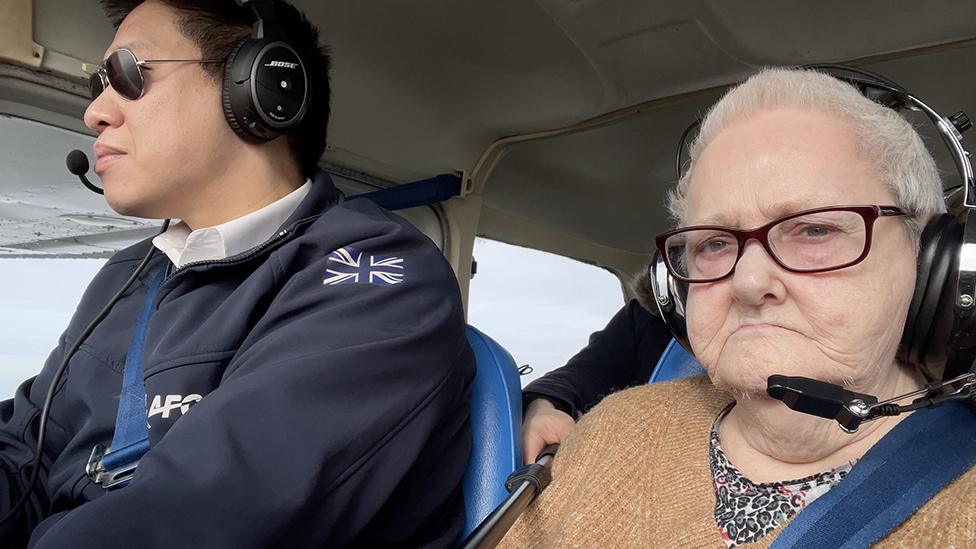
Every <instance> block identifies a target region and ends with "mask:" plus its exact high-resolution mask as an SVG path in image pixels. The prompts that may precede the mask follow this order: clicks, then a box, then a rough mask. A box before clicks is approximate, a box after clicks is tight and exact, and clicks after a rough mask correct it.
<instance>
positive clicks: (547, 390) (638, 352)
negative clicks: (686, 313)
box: [522, 299, 671, 418]
mask: <svg viewBox="0 0 976 549" xmlns="http://www.w3.org/2000/svg"><path fill="white" fill-rule="evenodd" d="M670 340H671V331H670V330H669V329H668V327H667V325H666V324H665V323H664V321H663V320H661V319H660V318H659V317H657V316H655V315H652V314H651V313H649V312H647V310H645V309H644V308H643V307H642V306H641V305H640V302H638V301H637V300H636V299H631V300H630V302H629V303H627V305H625V306H624V307H623V308H622V309H620V310H619V311H618V312H617V314H615V315H614V316H613V318H611V319H610V322H609V323H608V324H607V326H606V327H605V328H604V329H602V330H600V331H599V332H595V333H593V335H591V336H590V343H589V345H587V346H586V347H584V348H583V349H582V350H581V351H580V352H578V353H576V356H574V357H573V358H571V359H569V362H567V363H566V365H565V366H563V367H561V368H558V369H556V370H553V371H551V372H549V373H548V374H546V375H545V376H543V377H541V378H539V379H537V380H535V381H533V382H532V383H530V384H529V385H528V387H526V388H525V390H524V391H523V395H522V403H523V406H528V405H529V403H530V402H532V401H533V400H535V399H537V398H545V399H546V400H549V401H550V402H552V403H553V405H554V406H555V407H556V408H557V409H559V410H562V411H564V412H566V413H567V414H569V415H570V416H572V417H573V418H576V413H577V412H586V411H588V410H589V409H590V408H592V407H593V406H594V405H596V403H597V402H599V401H600V399H601V398H603V397H604V396H606V395H608V394H610V393H612V392H614V391H617V390H620V389H624V388H627V387H630V386H632V385H640V384H642V383H647V380H648V379H649V378H650V377H651V372H653V371H654V366H656V365H657V362H658V359H660V358H661V354H662V353H664V348H665V347H666V346H667V344H668V342H669V341H670Z"/></svg>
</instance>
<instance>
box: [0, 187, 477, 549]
mask: <svg viewBox="0 0 976 549" xmlns="http://www.w3.org/2000/svg"><path fill="white" fill-rule="evenodd" d="M151 245H152V244H151V242H150V241H148V240H147V241H143V242H140V243H138V244H136V245H134V246H132V247H130V248H128V249H125V250H122V251H120V252H119V253H117V254H115V256H113V257H112V259H110V260H109V261H108V262H107V263H106V265H105V266H104V267H103V268H102V269H101V271H100V272H99V273H98V274H97V275H96V277H95V278H94V280H93V281H92V282H91V284H90V285H89V287H88V289H87V290H86V292H85V295H84V297H83V298H82V301H81V303H80V304H79V305H78V309H77V310H76V311H75V314H74V317H73V318H72V319H71V322H70V324H69V325H68V328H67V330H66V331H65V332H64V335H63V336H62V337H61V341H60V342H59V346H58V348H57V349H55V350H54V352H53V353H52V354H51V356H50V358H48V360H47V363H46V364H45V365H44V368H43V370H42V371H41V373H40V374H39V375H38V376H37V377H35V378H34V379H32V380H29V381H27V382H26V383H24V384H23V385H21V387H20V388H19V389H18V390H17V393H16V396H15V397H14V399H12V400H8V401H5V402H3V403H2V404H0V515H2V514H3V513H4V512H6V511H7V510H8V509H9V508H10V506H11V505H12V503H13V502H14V501H15V500H16V499H18V498H19V496H20V495H21V494H22V493H23V490H24V489H25V486H26V484H27V479H28V478H29V474H30V467H29V464H30V462H31V461H32V459H33V448H34V447H35V444H36V437H37V430H38V416H39V414H40V408H41V405H42V404H43V400H44V395H45V392H46V391H47V388H48V384H49V382H50V381H51V378H52V375H53V371H54V369H55V368H57V366H58V364H59V363H60V362H61V359H62V354H63V353H64V352H65V350H66V349H67V348H68V347H69V346H70V345H71V344H72V343H73V342H74V341H75V338H77V337H78V335H79V332H81V331H82V330H83V329H84V327H85V326H86V325H87V324H88V323H89V321H90V320H91V319H92V318H94V316H95V315H96V314H97V312H98V311H99V309H101V308H102V306H103V305H104V304H105V303H106V302H107V301H108V300H109V298H110V296H112V295H113V294H114V293H115V292H116V291H117V290H118V289H119V288H120V287H121V286H122V284H123V282H124V281H125V280H126V279H127V278H128V277H129V276H130V275H131V274H132V272H133V270H134V269H135V267H136V264H137V263H139V261H140V259H141V258H142V257H143V256H144V255H145V253H146V252H147V251H148V250H149V248H150V246H151ZM167 265H170V263H169V260H168V259H167V258H166V257H165V256H163V255H162V254H161V253H158V252H157V253H156V255H155V257H154V258H153V260H152V261H151V263H150V264H149V265H148V267H147V268H146V269H145V271H144V272H143V273H142V275H141V276H140V278H139V280H137V281H136V282H135V283H134V285H133V287H132V288H130V290H129V291H128V292H127V293H126V294H125V296H124V297H123V298H122V299H121V300H120V301H119V302H118V303H117V304H116V305H115V306H114V307H113V308H112V310H111V312H110V314H109V315H108V316H107V317H106V318H105V320H104V321H102V323H101V324H99V325H98V327H97V328H96V329H95V331H94V332H93V333H92V334H91V336H89V337H88V339H87V340H86V341H85V342H84V343H83V344H82V345H81V347H80V349H79V350H78V352H77V353H76V354H75V355H74V357H73V358H72V359H71V362H70V365H69V369H68V371H67V373H66V376H65V379H63V380H62V385H61V387H60V388H59V389H58V392H57V395H56V396H55V398H54V404H53V407H52V409H51V417H50V421H49V423H48V432H47V440H46V441H45V444H44V452H43V461H42V464H43V468H42V471H41V476H40V481H39V489H37V490H36V491H35V494H34V495H33V497H32V499H31V500H30V501H29V503H28V504H27V505H26V511H25V512H22V513H21V514H20V515H19V516H18V517H16V518H15V519H12V522H11V523H8V524H6V525H4V526H3V527H0V547H16V546H21V545H23V544H25V543H27V541H28V539H29V540H30V546H31V547H45V548H47V547H51V548H66V547H72V548H86V547H92V548H96V547H97V548H100V549H103V548H109V547H120V548H121V547H124V548H150V547H166V548H167V549H173V548H176V547H207V548H210V547H234V548H244V547H325V546H330V547H331V546H338V545H360V546H373V545H388V544H397V545H407V546H420V545H430V546H446V545H450V544H451V543H453V542H454V541H455V539H456V537H457V536H458V535H459V532H460V529H461V527H462V521H463V504H462V497H461V487H460V486H461V479H462V476H463V474H464V469H465V465H466V463H467V459H468V453H469V450H470V445H471V440H470V439H471V431H470V419H469V406H468V404H469V403H468V400H469V393H470V387H471V381H472V379H473V376H474V359H473V355H472V353H471V350H470V348H469V347H468V344H467V341H466V339H465V335H464V320H463V313H462V308H461V299H460V295H459V292H458V288H457V282H456V279H455V278H454V273H453V272H452V270H451V268H450V266H449V265H448V264H447V262H446V261H445V260H444V258H443V257H442V255H441V254H440V252H439V251H438V250H437V248H436V247H435V246H434V245H433V243H431V241H430V240H429V239H428V238H426V237H425V236H424V235H423V234H421V233H420V232H419V231H417V230H416V229H415V228H414V227H412V226H411V225H410V224H409V223H407V222H405V221H404V220H402V219H401V218H399V217H397V216H396V215H393V214H391V213H389V212H387V211H386V210H383V209H381V208H379V207H378V206H376V205H374V204H373V203H372V202H370V201H368V200H365V199H358V200H350V201H343V200H342V198H341V195H340V193H339V192H338V191H337V190H336V188H335V187H334V186H333V184H332V182H331V181H330V180H329V178H328V176H326V175H325V174H324V173H321V172H320V173H319V174H317V175H316V176H315V180H314V182H313V185H312V190H311V192H310V193H309V195H308V196H307V197H306V198H305V200H304V201H303V202H302V203H301V205H300V206H299V207H298V209H297V210H296V211H295V213H294V214H293V215H292V216H291V217H290V218H289V220H288V221H287V222H286V223H285V224H284V225H283V226H282V230H281V231H279V232H278V234H277V235H276V236H275V237H273V238H271V239H270V240H268V241H267V242H265V243H264V244H262V245H261V246H258V247H256V248H254V249H252V250H250V251H248V252H245V253H243V254H240V255H237V256H233V257H229V258H227V259H225V260H219V261H209V262H201V263H196V264H190V265H187V266H184V267H182V268H180V269H176V270H175V271H173V272H172V273H170V274H169V275H168V277H167V279H166V281H165V282H164V283H163V286H162V287H161V289H160V291H159V295H158V296H157V304H158V308H157V310H156V312H155V314H154V316H153V317H152V319H151V322H150V324H149V329H148V334H147V337H146V344H145V351H144V356H145V361H144V373H145V382H146V395H147V397H146V405H147V408H148V424H149V439H150V443H151V449H150V450H149V452H148V453H147V454H146V455H145V456H144V457H143V458H142V461H141V463H140V464H139V468H138V470H137V471H136V474H135V477H134V478H133V480H132V482H131V483H129V485H128V486H126V487H124V488H121V489H118V490H113V491H110V492H106V491H105V490H104V489H103V488H101V487H100V486H98V485H95V484H93V483H92V482H91V481H89V479H88V477H87V476H86V475H85V471H84V469H85V464H86V462H87V460H88V457H89V454H90V453H91V450H92V447H93V446H94V445H95V444H105V445H108V444H109V443H110V441H111V440H112V433H113V430H114V425H115V418H116V413H117V409H118V397H119V391H120V389H121V386H122V385H121V384H122V370H123V365H124V362H125V356H126V350H127V348H128V346H129V343H130V339H131V338H132V334H133V332H134V328H135V324H136V321H137V319H138V317H139V314H140V311H141V310H142V308H143V306H144V303H145V297H146V293H147V288H148V285H149V284H150V283H151V280H152V279H153V277H155V276H156V275H157V274H158V273H159V272H160V270H161V269H163V268H165V267H166V266H167ZM8 320H14V319H8Z"/></svg>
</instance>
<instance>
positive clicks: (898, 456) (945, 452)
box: [772, 402, 976, 549]
mask: <svg viewBox="0 0 976 549" xmlns="http://www.w3.org/2000/svg"><path fill="white" fill-rule="evenodd" d="M974 464H976V409H974V407H973V406H972V405H970V404H967V403H964V402H949V403H946V404H943V405H942V406H940V407H939V408H936V409H934V410H920V411H917V412H914V413H913V414H912V415H911V416H909V417H907V418H905V419H904V420H903V421H902V422H901V423H899V424H898V425H897V426H895V428H894V429H892V430H891V431H890V432H889V433H888V434H887V435H885V437H884V438H882V439H881V441H879V442H878V443H877V444H875V445H874V447H872V448H871V449H870V450H869V451H868V452H867V453H866V454H865V455H864V457H863V458H861V460H860V461H858V462H857V464H856V465H855V466H854V468H853V469H851V472H850V473H849V474H848V475H847V477H846V478H845V479H844V480H843V481H842V482H841V483H840V484H838V485H837V486H835V487H833V488H831V489H830V491H829V492H827V493H826V494H824V495H823V496H821V497H820V498H818V499H817V500H816V501H814V502H813V503H811V504H810V506H809V507H807V508H805V509H804V510H803V511H802V512H800V514H799V515H797V516H796V518H794V519H793V521H792V522H790V523H789V525H787V527H786V528H785V529H784V530H783V532H782V533H781V534H780V535H779V537H777V538H776V540H775V541H774V542H773V544H772V548H773V549H786V548H791V549H801V548H821V547H842V548H855V547H869V546H870V545H871V544H873V543H875V542H877V541H878V540H880V539H881V538H883V537H884V536H886V535H887V534H888V533H889V532H891V531H892V530H894V529H895V528H897V527H898V525H900V524H901V523H902V522H904V521H905V520H907V519H908V517H910V516H911V515H912V514H913V513H914V512H915V511H917V510H918V509H919V508H920V507H921V506H922V505H924V504H925V502H927V501H928V500H930V499H932V497H933V496H934V495H935V494H937V493H938V492H939V491H940V490H942V488H944V487H945V486H947V485H948V484H949V483H950V482H952V481H953V480H954V479H956V478H958V477H959V476H960V475H962V474H963V473H965V472H966V471H968V470H969V469H970V468H971V467H972V466H973V465H974Z"/></svg>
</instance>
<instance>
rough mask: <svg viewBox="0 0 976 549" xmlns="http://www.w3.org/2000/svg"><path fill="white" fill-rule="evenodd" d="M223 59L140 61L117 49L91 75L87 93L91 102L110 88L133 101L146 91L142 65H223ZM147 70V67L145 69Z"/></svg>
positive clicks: (132, 54) (124, 50) (121, 49)
mask: <svg viewBox="0 0 976 549" xmlns="http://www.w3.org/2000/svg"><path fill="white" fill-rule="evenodd" d="M223 61H224V60H223V59H152V60H145V61H140V60H138V59H136V55H135V54H134V53H132V51H130V50H128V49H126V48H119V49H117V50H115V51H114V52H112V55H109V56H108V58H107V59H106V60H105V61H104V62H103V63H102V64H101V65H99V67H98V68H97V69H96V70H95V72H94V73H92V75H91V77H89V79H88V91H89V92H90V93H91V98H92V101H94V100H95V99H97V98H98V96H99V95H101V94H102V92H103V91H105V88H107V87H109V86H112V89H113V90H115V93H117V94H119V96H120V97H122V98H123V99H128V100H129V101H135V100H137V99H139V98H140V97H142V94H143V93H144V92H145V90H146V79H145V77H144V76H143V74H142V67H143V66H144V65H153V64H159V63H223ZM147 70H148V67H147Z"/></svg>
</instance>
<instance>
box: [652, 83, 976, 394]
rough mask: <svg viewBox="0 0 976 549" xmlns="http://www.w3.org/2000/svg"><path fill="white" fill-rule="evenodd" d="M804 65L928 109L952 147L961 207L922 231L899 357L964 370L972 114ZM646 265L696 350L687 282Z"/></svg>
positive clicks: (971, 300) (970, 292) (971, 334)
mask: <svg viewBox="0 0 976 549" xmlns="http://www.w3.org/2000/svg"><path fill="white" fill-rule="evenodd" d="M803 68H806V69H811V70H817V71H820V72H823V73H826V74H829V75H831V76H834V77H836V78H839V79H840V80H843V81H845V82H847V83H849V84H851V85H853V86H854V87H855V88H857V89H858V90H859V91H860V92H861V93H862V94H863V95H864V96H865V97H867V98H868V99H871V100H873V101H875V102H877V103H879V104H881V105H883V106H885V107H889V108H892V109H895V110H897V111H902V110H905V109H907V110H910V111H917V112H921V113H923V114H925V116H926V117H927V118H928V119H929V120H930V121H931V122H932V124H933V125H934V126H935V127H936V129H937V131H938V132H939V135H940V136H941V137H942V140H943V142H944V143H945V144H946V146H947V147H948V148H949V152H950V154H951V155H952V158H953V160H954V162H955V165H956V168H957V170H958V171H959V174H960V177H961V179H962V181H961V185H959V187H957V189H961V191H962V193H963V201H962V208H961V209H962V211H961V212H959V213H958V214H952V213H945V214H940V215H937V216H934V217H933V218H932V219H931V220H930V221H929V222H928V224H927V225H926V226H925V229H924V230H923V231H922V235H921V242H920V246H919V254H918V267H917V268H918V274H917V278H916V282H915V293H914V295H913V297H912V301H911V304H910V305H909V310H908V317H907V320H906V322H905V330H904V332H903V334H902V340H901V345H900V346H899V350H898V355H897V356H898V358H899V359H900V360H902V361H904V362H908V363H911V364H917V365H923V364H937V363H940V362H944V361H947V360H948V363H947V366H946V371H945V374H944V375H943V377H944V378H948V377H952V376H954V375H958V374H959V373H963V372H964V371H966V370H968V369H969V368H970V364H971V361H972V359H973V358H974V357H976V218H973V215H974V209H976V187H974V182H973V168H972V164H971V163H970V161H969V153H968V152H966V150H965V148H963V146H962V142H961V140H962V132H964V131H966V130H968V129H969V128H970V127H971V126H972V124H971V123H970V121H969V118H968V117H967V116H966V114H965V113H963V112H959V113H956V114H955V115H953V116H951V117H949V118H943V117H942V116H941V115H939V114H938V113H937V112H935V110H933V109H932V108H931V107H929V106H928V105H926V104H925V103H924V102H922V101H921V100H920V99H918V98H917V97H915V96H914V95H912V94H911V93H909V92H908V91H907V90H906V89H905V88H903V87H901V86H899V85H898V84H896V83H894V82H892V81H891V80H888V79H887V78H885V77H883V76H880V75H878V74H874V73H872V72H868V71H866V70H863V69H859V68H855V67H848V66H846V65H832V64H831V65H809V66H806V67H803ZM700 124H701V121H700V120H697V121H695V122H694V123H693V124H691V125H690V126H689V127H688V128H687V129H686V130H685V131H684V132H683V133H682V136H681V141H680V143H679V145H678V152H677V155H676V160H675V164H676V170H677V172H678V174H677V176H678V177H679V178H680V177H681V172H682V169H683V167H684V164H685V163H686V161H687V158H688V141H689V140H688V138H689V136H691V135H692V134H693V133H695V132H696V130H697V129H698V126H699V125H700ZM971 218H972V220H971ZM648 268H649V270H650V279H651V289H652V290H653V292H654V298H655V300H656V302H657V306H658V310H659V311H660V313H661V318H663V319H664V321H665V323H666V324H667V325H668V327H669V328H670V329H671V332H672V334H673V335H674V338H675V339H676V340H677V341H678V342H679V343H680V344H681V345H682V346H683V347H685V349H687V350H688V351H689V352H692V351H691V347H690V345H689V343H688V327H687V322H686V317H685V299H686V298H687V294H688V285H687V284H685V283H682V282H679V281H677V280H675V279H674V278H673V277H671V276H670V274H669V273H668V271H667V267H666V266H665V265H664V261H663V259H662V258H661V257H660V254H659V253H658V252H655V254H654V259H653V260H652V262H651V264H650V265H649V266H648ZM923 371H924V370H923Z"/></svg>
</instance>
